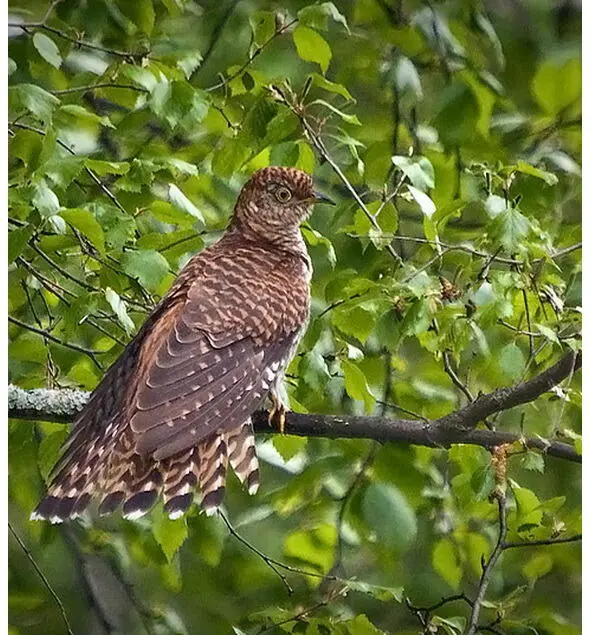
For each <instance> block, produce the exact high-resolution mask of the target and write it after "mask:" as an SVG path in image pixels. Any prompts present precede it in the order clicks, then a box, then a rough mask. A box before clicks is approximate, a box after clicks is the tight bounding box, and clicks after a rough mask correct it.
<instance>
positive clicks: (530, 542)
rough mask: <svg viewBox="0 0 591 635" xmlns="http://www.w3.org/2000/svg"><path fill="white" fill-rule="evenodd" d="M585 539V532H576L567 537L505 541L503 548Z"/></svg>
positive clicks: (539, 545)
mask: <svg viewBox="0 0 591 635" xmlns="http://www.w3.org/2000/svg"><path fill="white" fill-rule="evenodd" d="M580 540H583V534H575V535H574V536H568V537H567V538H548V539H547V540H522V541H519V542H504V543H503V549H514V548H516V547H541V546H544V545H563V544H565V543H569V542H578V541H580Z"/></svg>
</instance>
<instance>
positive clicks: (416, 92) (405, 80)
mask: <svg viewBox="0 0 591 635" xmlns="http://www.w3.org/2000/svg"><path fill="white" fill-rule="evenodd" d="M396 88H397V89H398V93H399V95H400V96H401V97H404V96H409V97H411V98H412V100H413V102H416V101H421V100H422V99H423V87H422V86H421V78H420V76H419V73H418V71H417V69H416V67H415V65H414V64H413V63H412V62H411V61H410V60H409V59H408V57H404V56H401V57H400V59H399V60H398V64H397V65H396Z"/></svg>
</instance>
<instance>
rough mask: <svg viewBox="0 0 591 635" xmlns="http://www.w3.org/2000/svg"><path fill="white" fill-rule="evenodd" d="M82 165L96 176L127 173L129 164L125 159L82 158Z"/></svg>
mask: <svg viewBox="0 0 591 635" xmlns="http://www.w3.org/2000/svg"><path fill="white" fill-rule="evenodd" d="M84 165H85V166H86V167H87V168H88V169H89V170H92V171H93V172H94V173H95V174H97V175H98V176H105V175H106V174H127V173H128V172H129V168H130V165H129V163H127V162H125V161H101V160H99V159H84Z"/></svg>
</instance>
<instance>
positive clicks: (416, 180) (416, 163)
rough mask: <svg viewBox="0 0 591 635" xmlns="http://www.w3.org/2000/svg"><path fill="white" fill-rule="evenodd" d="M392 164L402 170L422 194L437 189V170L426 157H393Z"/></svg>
mask: <svg viewBox="0 0 591 635" xmlns="http://www.w3.org/2000/svg"><path fill="white" fill-rule="evenodd" d="M392 163H393V164H394V165H395V166H396V167H398V168H400V169H401V170H402V172H404V174H406V176H407V177H408V179H409V181H410V182H411V183H412V184H413V185H414V187H416V188H417V189H419V190H421V192H426V191H427V190H430V189H432V188H434V187H435V170H434V169H433V165H432V164H431V161H429V159H427V158H426V157H406V156H393V157H392Z"/></svg>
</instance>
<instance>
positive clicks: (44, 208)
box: [32, 181, 61, 217]
mask: <svg viewBox="0 0 591 635" xmlns="http://www.w3.org/2000/svg"><path fill="white" fill-rule="evenodd" d="M32 203H33V205H34V206H35V208H36V209H37V210H39V213H40V214H41V215H42V216H47V217H48V216H52V215H53V214H57V212H59V210H60V209H61V205H60V202H59V199H58V197H57V196H56V194H55V192H54V191H53V190H52V189H50V188H49V187H48V186H47V183H45V181H40V182H39V183H37V184H36V185H35V188H34V194H33V200H32Z"/></svg>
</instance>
